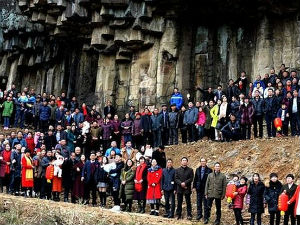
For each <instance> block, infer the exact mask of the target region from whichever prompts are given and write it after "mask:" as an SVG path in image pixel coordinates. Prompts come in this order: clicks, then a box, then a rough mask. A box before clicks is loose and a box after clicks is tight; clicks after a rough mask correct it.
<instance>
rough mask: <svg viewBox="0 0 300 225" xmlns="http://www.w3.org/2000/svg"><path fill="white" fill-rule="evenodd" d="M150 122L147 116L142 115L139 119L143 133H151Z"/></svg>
mask: <svg viewBox="0 0 300 225" xmlns="http://www.w3.org/2000/svg"><path fill="white" fill-rule="evenodd" d="M151 124H152V121H151V117H150V116H149V115H143V116H142V117H141V125H142V129H143V130H144V132H149V131H151V126H152V125H151Z"/></svg>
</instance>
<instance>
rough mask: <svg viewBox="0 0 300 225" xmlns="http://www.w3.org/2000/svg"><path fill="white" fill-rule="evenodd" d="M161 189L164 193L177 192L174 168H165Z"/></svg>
mask: <svg viewBox="0 0 300 225" xmlns="http://www.w3.org/2000/svg"><path fill="white" fill-rule="evenodd" d="M161 187H162V190H164V191H174V190H175V169H174V168H173V167H172V168H170V169H168V168H164V169H163V175H162V179H161Z"/></svg>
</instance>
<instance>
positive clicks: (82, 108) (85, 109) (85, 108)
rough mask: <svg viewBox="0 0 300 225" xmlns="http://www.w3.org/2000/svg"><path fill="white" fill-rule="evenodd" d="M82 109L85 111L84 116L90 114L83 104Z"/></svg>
mask: <svg viewBox="0 0 300 225" xmlns="http://www.w3.org/2000/svg"><path fill="white" fill-rule="evenodd" d="M82 111H83V115H84V116H86V115H87V114H88V113H87V109H86V107H83V106H82Z"/></svg>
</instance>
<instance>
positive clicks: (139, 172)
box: [134, 163, 147, 192]
mask: <svg viewBox="0 0 300 225" xmlns="http://www.w3.org/2000/svg"><path fill="white" fill-rule="evenodd" d="M146 168H147V164H146V163H144V164H142V165H140V166H138V167H137V168H136V173H135V179H136V180H137V181H138V182H139V181H141V180H142V179H143V172H144V170H145V169H146ZM143 182H145V181H144V180H143ZM134 187H135V190H136V191H137V192H141V191H142V190H143V183H136V184H135V185H134Z"/></svg>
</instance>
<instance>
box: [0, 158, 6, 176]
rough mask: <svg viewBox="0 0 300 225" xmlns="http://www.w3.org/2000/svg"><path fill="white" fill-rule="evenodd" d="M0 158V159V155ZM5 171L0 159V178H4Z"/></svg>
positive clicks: (4, 163)
mask: <svg viewBox="0 0 300 225" xmlns="http://www.w3.org/2000/svg"><path fill="white" fill-rule="evenodd" d="M0 157H2V156H1V155H0ZM5 169H6V162H5V161H4V160H3V159H0V177H5Z"/></svg>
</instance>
